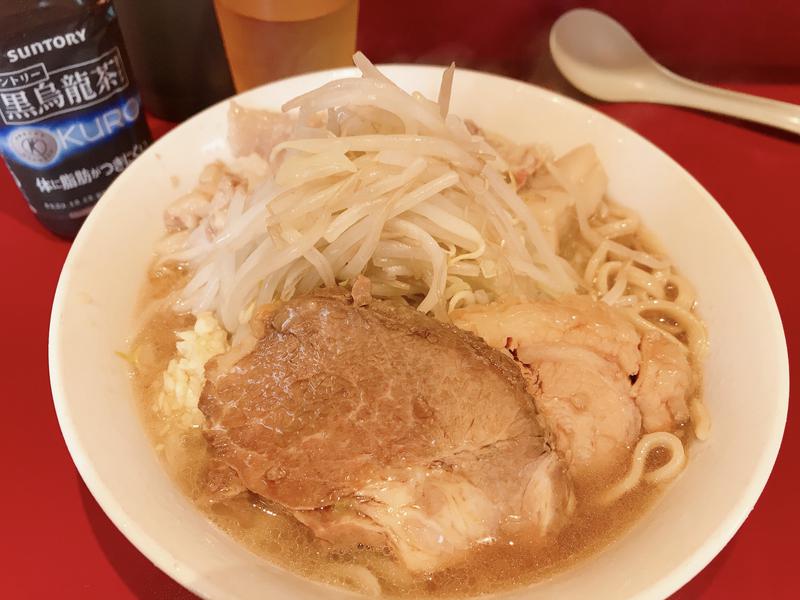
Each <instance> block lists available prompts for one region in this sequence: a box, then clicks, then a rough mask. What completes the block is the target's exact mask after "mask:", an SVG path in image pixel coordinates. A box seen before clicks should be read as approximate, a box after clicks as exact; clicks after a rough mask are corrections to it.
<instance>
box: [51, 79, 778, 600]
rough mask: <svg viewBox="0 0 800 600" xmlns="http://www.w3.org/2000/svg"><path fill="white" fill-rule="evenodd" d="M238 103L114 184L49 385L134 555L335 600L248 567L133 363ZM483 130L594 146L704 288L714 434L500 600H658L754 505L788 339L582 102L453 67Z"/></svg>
mask: <svg viewBox="0 0 800 600" xmlns="http://www.w3.org/2000/svg"><path fill="white" fill-rule="evenodd" d="M441 71H442V70H441V69H440V68H435V67H419V66H389V67H386V68H385V72H386V74H387V75H388V76H389V77H391V78H392V79H393V80H394V81H396V82H397V83H398V84H399V85H401V86H402V87H404V88H406V89H408V90H419V91H421V92H422V93H424V94H425V95H426V96H428V97H431V98H435V97H436V94H437V91H438V84H439V78H440V75H441ZM351 74H353V70H351V69H344V70H336V71H326V72H322V73H313V74H310V75H304V76H300V77H295V78H292V79H287V80H284V81H279V82H277V83H273V84H269V85H265V86H263V87H261V88H258V89H255V90H252V91H250V92H247V93H245V94H242V95H241V96H239V97H237V101H239V102H240V103H242V104H243V105H245V106H252V107H264V108H271V109H279V107H280V106H281V104H282V103H283V102H285V101H286V100H288V99H289V98H291V97H293V96H295V95H298V94H300V93H302V92H306V91H308V90H310V89H312V88H315V87H317V86H319V85H321V84H322V83H324V82H326V81H329V80H331V79H334V78H338V77H342V76H346V75H351ZM227 110H228V103H227V102H222V103H220V104H218V105H216V106H213V107H211V108H209V109H208V110H206V111H204V112H202V113H200V114H199V115H197V116H195V117H194V118H192V119H190V120H188V121H187V122H185V123H183V124H182V125H180V126H178V127H177V128H175V129H174V130H173V131H171V132H170V133H169V134H167V135H166V136H164V137H163V138H162V139H160V140H159V141H157V142H156V143H155V144H153V146H152V147H151V148H149V149H148V150H147V151H146V152H145V153H144V154H143V155H142V156H140V157H139V158H138V159H137V160H136V161H135V162H134V163H133V164H132V165H131V166H130V167H129V168H128V169H127V170H126V171H125V172H124V173H122V174H121V175H120V176H119V177H118V178H117V180H116V181H115V182H114V184H113V185H112V186H111V187H110V188H109V189H108V191H107V192H106V193H105V195H104V196H103V198H102V199H101V200H100V202H99V204H98V205H97V207H96V208H95V209H94V211H93V212H92V213H91V215H90V216H89V218H88V219H87V221H86V224H85V225H84V226H83V229H81V232H80V235H78V238H77V240H76V241H75V243H74V245H73V246H72V249H71V251H70V253H69V256H68V258H67V261H66V263H65V265H64V269H63V271H62V273H61V279H60V281H59V284H58V289H57V291H56V295H55V300H54V304H53V313H52V321H51V325H50V346H49V357H50V377H51V382H52V390H53V398H54V402H55V407H56V411H57V413H58V419H59V422H60V424H61V430H62V432H63V435H64V439H65V440H66V442H67V446H68V447H69V451H70V453H71V454H72V458H73V460H74V461H75V464H76V466H77V467H78V470H79V471H80V473H81V476H82V477H83V479H84V481H85V482H86V485H87V486H88V487H89V489H90V490H91V492H92V494H93V495H94V497H95V498H96V499H97V501H98V502H99V504H100V506H102V507H103V510H105V512H106V514H108V516H109V517H110V518H111V520H112V521H113V522H114V523H115V525H116V526H117V527H118V528H119V529H120V530H121V531H122V533H123V534H124V535H125V536H126V537H127V538H128V539H129V540H130V541H131V542H133V544H134V545H135V546H136V547H137V548H138V549H139V550H141V551H142V553H144V554H145V556H147V557H148V558H149V559H150V560H151V561H153V563H155V564H156V565H157V566H158V567H159V568H160V569H162V570H163V571H164V572H165V573H167V574H168V575H169V576H171V577H173V578H174V579H175V580H177V581H178V582H180V583H181V584H183V585H184V586H186V587H187V588H189V589H190V590H192V591H194V592H196V593H197V594H199V595H200V596H203V597H206V598H213V599H227V598H231V599H234V598H235V599H248V598H270V599H272V600H280V599H284V598H292V599H305V598H307V599H312V598H313V599H319V598H326V599H335V598H346V597H352V594H350V593H348V592H345V591H343V590H340V589H336V588H333V587H329V586H325V585H322V584H318V583H314V582H311V581H308V580H305V579H303V578H301V577H299V576H296V575H294V574H293V573H291V572H288V571H286V570H283V569H281V568H279V567H276V566H273V565H271V564H269V563H268V562H266V561H265V560H263V559H261V558H259V557H257V556H255V555H253V554H251V553H250V552H249V551H247V550H246V549H245V548H243V547H242V546H240V545H239V544H238V543H236V542H235V541H234V540H233V539H231V538H229V537H228V536H227V535H225V534H224V533H222V532H221V531H219V530H218V529H216V528H215V527H214V526H213V525H212V524H211V523H209V521H208V520H207V519H206V518H205V517H204V516H203V515H202V514H201V513H200V512H199V511H198V510H196V509H195V508H194V507H193V506H192V504H191V503H190V501H189V500H187V499H186V498H185V497H184V496H183V495H182V494H181V492H180V491H179V490H178V488H177V487H176V485H175V484H173V482H172V481H171V480H170V478H169V476H168V475H167V473H166V472H165V470H164V469H163V468H162V466H161V464H160V463H159V461H158V459H157V457H156V454H155V452H154V450H153V448H152V446H151V444H150V441H149V439H148V437H147V435H146V433H145V430H144V427H143V425H142V422H141V420H140V417H139V414H138V412H137V408H136V405H135V402H134V398H133V393H132V390H131V382H130V380H129V379H128V375H127V367H126V364H125V363H124V361H122V360H120V358H119V357H118V356H117V355H116V354H115V352H116V351H118V350H124V349H126V347H127V341H126V340H127V338H128V336H129V335H130V334H131V333H132V331H131V328H132V322H133V317H134V312H135V307H136V303H137V299H138V298H139V293H140V288H141V286H142V284H143V281H144V278H145V273H146V270H147V268H148V265H149V264H150V261H151V259H152V257H153V245H154V243H155V242H156V240H158V239H159V237H161V236H162V235H163V226H162V211H163V210H164V207H165V206H166V205H167V203H168V202H169V201H170V200H172V199H173V198H176V197H177V196H178V195H179V194H181V193H184V192H186V191H188V190H190V189H191V188H192V186H193V185H194V183H195V180H196V177H197V175H198V174H199V172H200V170H201V168H202V167H203V165H205V164H206V163H208V162H210V161H213V160H215V159H219V158H226V157H228V152H229V151H228V149H227V146H226V141H225V136H226V131H227V122H226V115H227ZM452 110H453V111H454V112H456V113H457V114H459V115H461V116H464V117H470V118H472V119H474V120H476V121H477V122H478V123H480V124H481V125H482V126H484V127H486V128H487V129H489V130H493V131H496V132H498V133H501V134H504V135H506V136H507V137H509V138H511V139H513V140H516V141H520V142H537V143H539V142H541V143H546V144H549V145H550V146H551V147H552V148H553V149H554V150H555V151H556V152H557V153H563V152H565V151H566V150H569V149H570V148H573V147H574V146H577V145H580V144H584V143H586V142H591V143H592V144H594V145H595V147H596V148H597V151H598V153H599V155H600V158H601V159H602V161H603V164H604V166H605V168H606V170H607V172H608V175H609V181H610V194H611V195H612V196H613V197H614V198H615V199H617V200H619V201H620V202H622V203H624V204H625V205H627V206H629V207H631V208H633V209H635V210H637V211H638V212H639V214H640V215H641V216H642V217H643V218H644V221H645V223H646V224H647V225H649V226H650V227H651V228H652V229H653V230H655V232H656V233H657V235H658V237H659V238H660V239H661V241H662V242H663V244H664V246H665V247H666V249H667V250H668V252H669V254H670V255H671V256H672V257H673V258H674V260H675V262H676V264H677V265H678V267H679V269H680V270H681V271H682V272H683V273H684V274H685V275H686V276H687V277H688V278H689V279H690V280H691V281H692V282H693V283H694V284H695V285H696V286H697V292H698V297H699V301H700V312H701V315H702V317H703V318H704V319H705V322H706V324H707V325H708V329H709V334H710V338H711V345H712V346H711V352H710V354H709V357H708V360H707V363H706V368H705V380H704V381H705V398H706V403H707V404H708V408H709V410H710V413H711V417H712V420H713V429H712V435H711V438H710V440H709V441H707V442H705V443H697V444H694V445H693V446H692V447H691V448H690V460H689V463H688V466H687V467H686V470H685V472H684V473H683V474H682V475H681V476H680V477H679V478H678V479H677V481H676V482H675V483H674V484H673V485H672V486H671V487H670V488H669V489H668V490H667V491H666V493H665V494H663V496H662V497H661V498H660V500H659V501H658V503H657V505H656V506H655V507H654V508H653V509H652V510H650V511H649V512H648V513H646V514H645V516H644V517H643V518H641V519H640V520H639V521H638V522H637V523H636V524H635V525H634V527H633V529H632V530H631V531H629V532H628V533H627V534H625V535H624V536H623V537H621V538H620V539H619V540H618V541H616V542H614V543H613V544H612V545H611V546H610V547H609V548H607V549H606V550H604V551H603V552H601V553H599V554H598V555H596V556H594V557H592V558H590V559H589V560H586V561H584V562H583V563H580V564H578V565H576V566H575V567H573V568H572V569H570V570H567V571H565V572H563V573H561V574H559V575H557V576H555V577H554V578H553V579H551V580H549V581H546V582H543V583H540V584H537V585H534V586H532V587H529V588H521V589H516V590H513V591H511V592H509V593H507V594H504V595H503V597H508V598H518V599H523V598H524V599H526V600H534V599H539V598H553V597H558V598H587V597H591V598H595V599H602V598H615V599H618V598H664V597H666V596H668V595H669V594H671V593H672V592H674V591H675V590H677V589H678V588H679V587H680V586H681V585H683V584H684V583H686V582H687V581H689V580H690V579H691V578H692V577H693V576H694V575H695V574H696V573H697V572H699V571H700V570H701V569H702V568H703V567H704V566H705V565H706V564H708V562H709V561H711V559H712V558H713V557H714V556H715V555H716V554H717V553H718V552H719V551H720V550H721V549H722V548H723V546H724V545H725V544H726V543H727V542H728V540H730V538H731V537H732V536H733V534H734V533H735V532H736V530H737V529H738V527H739V526H740V525H741V524H742V522H743V521H744V519H745V518H746V517H747V515H748V514H749V512H750V511H751V510H752V508H753V505H754V504H755V502H756V500H757V498H758V496H759V494H760V493H761V490H762V489H763V487H764V484H765V483H766V481H767V477H768V476H769V473H770V470H771V469H772V465H773V463H774V461H775V457H776V455H777V452H778V447H779V446H780V441H781V437H782V433H783V428H784V424H785V421H786V412H787V406H788V395H789V375H788V373H789V371H788V358H787V353H786V343H785V339H784V335H783V328H782V326H781V321H780V317H779V314H778V309H777V307H776V305H775V300H774V298H773V296H772V293H771V291H770V288H769V285H768V283H767V280H766V278H765V277H764V274H763V272H762V270H761V268H760V267H759V264H758V262H757V261H756V258H755V256H754V255H753V253H752V251H751V250H750V248H749V247H748V245H747V243H746V242H745V240H744V238H743V237H742V235H741V234H740V233H739V231H738V230H737V229H736V227H735V226H734V224H733V223H732V222H731V220H730V219H729V218H728V216H727V215H726V214H725V213H724V212H723V210H722V209H721V208H720V206H719V205H718V204H717V203H716V202H715V201H714V199H713V198H712V197H711V196H710V195H709V194H708V192H706V191H705V190H704V189H703V188H702V187H701V186H700V184H699V183H698V182H697V181H695V180H694V179H693V178H692V176H691V175H689V174H688V173H687V172H686V171H685V170H683V169H682V168H681V167H680V166H679V165H678V164H677V163H676V162H675V161H673V160H672V159H671V158H669V157H668V156H667V155H666V154H664V153H663V152H662V151H660V150H659V149H658V148H656V147H655V146H653V145H652V144H651V143H650V142H648V141H647V140H645V139H643V138H642V137H640V136H639V135H637V134H636V133H634V132H632V131H631V130H629V129H627V128H625V127H623V126H622V125H620V124H619V123H617V122H616V121H613V120H611V119H609V118H608V117H605V116H604V115H602V114H600V113H598V112H596V111H594V110H592V109H590V108H587V107H586V106H584V105H582V104H579V103H577V102H574V101H572V100H569V99H567V98H564V97H562V96H559V95H557V94H554V93H552V92H550V91H547V90H544V89H540V88H537V87H534V86H532V85H528V84H525V83H521V82H518V81H513V80H510V79H504V78H500V77H495V76H491V75H486V74H481V73H475V72H469V71H458V72H457V73H456V77H455V84H454V87H453V108H452Z"/></svg>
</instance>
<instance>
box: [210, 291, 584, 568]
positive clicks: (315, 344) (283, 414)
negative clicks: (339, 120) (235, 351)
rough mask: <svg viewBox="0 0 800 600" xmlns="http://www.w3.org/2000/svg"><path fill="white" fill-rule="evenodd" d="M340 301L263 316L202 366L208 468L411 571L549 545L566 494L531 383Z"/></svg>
mask: <svg viewBox="0 0 800 600" xmlns="http://www.w3.org/2000/svg"><path fill="white" fill-rule="evenodd" d="M356 288H357V289H358V290H359V292H358V293H357V294H356V297H357V301H356V302H353V299H352V296H351V295H350V294H349V293H347V292H346V291H344V290H341V289H337V290H322V291H319V292H316V293H313V294H311V295H307V296H303V297H298V298H295V299H293V300H291V301H288V302H286V303H283V304H280V305H277V306H273V307H271V308H270V309H269V310H267V311H265V312H264V313H262V321H261V323H260V326H259V327H258V329H259V330H260V331H259V334H260V335H258V336H257V337H258V339H257V340H256V342H255V344H254V346H253V349H252V350H251V351H250V352H249V353H247V354H245V355H244V356H240V355H238V356H233V357H225V356H222V357H220V358H219V359H218V361H217V369H216V373H215V374H214V375H213V376H212V377H211V378H210V380H209V381H208V382H207V384H206V386H205V388H204V390H203V394H202V397H201V400H200V409H201V410H202V412H203V413H204V415H205V425H204V433H205V436H206V439H207V441H208V443H209V445H210V448H211V452H212V455H213V457H214V460H215V462H217V463H221V464H223V465H227V466H228V467H229V468H230V469H231V470H232V472H233V473H235V478H236V479H238V480H239V481H238V482H240V483H241V485H243V486H244V487H245V488H246V489H248V490H250V491H252V492H254V493H256V494H258V495H260V496H262V497H264V498H266V499H268V500H270V501H273V502H276V503H279V504H281V505H282V506H284V507H285V508H286V509H287V510H288V511H290V512H291V513H292V514H294V516H295V517H296V518H297V519H298V520H299V521H301V522H302V523H304V524H306V525H307V526H309V527H310V528H311V529H312V531H314V532H315V534H316V535H317V536H319V537H321V538H323V539H327V540H329V541H331V542H338V543H348V544H364V545H368V546H376V545H388V546H389V547H391V548H392V549H393V550H394V552H395V553H396V555H397V556H398V557H399V558H400V559H401V560H402V561H403V562H404V563H405V564H406V565H407V566H408V567H409V568H410V569H412V570H416V571H435V570H438V569H441V568H444V567H446V566H447V565H449V564H452V563H453V562H456V561H458V560H460V559H462V558H463V557H464V556H465V554H466V553H467V552H468V551H469V549H470V548H472V547H474V546H475V545H477V544H484V543H491V542H492V541H493V540H494V539H496V538H497V537H498V536H508V535H524V536H526V538H528V539H536V538H541V537H543V536H544V535H546V534H549V533H553V532H555V531H556V530H557V529H558V527H559V526H560V524H561V523H562V522H563V521H564V519H565V517H567V516H568V515H569V513H570V512H571V511H572V510H573V507H574V495H573V493H572V488H571V483H570V480H569V478H568V476H567V475H566V473H565V469H564V468H563V466H562V463H561V460H560V459H559V458H558V456H557V455H556V454H555V453H554V452H553V451H551V449H550V447H549V445H548V444H547V442H546V432H545V430H544V429H543V427H542V424H541V422H540V419H539V417H538V415H537V413H536V409H535V406H534V403H533V398H532V396H531V394H530V391H529V390H532V389H534V388H535V387H536V385H537V382H536V376H535V373H523V371H522V370H521V369H520V368H519V367H518V365H517V364H516V363H515V361H514V360H513V359H512V358H511V357H510V356H508V355H507V354H506V353H504V352H502V351H498V350H495V349H492V348H490V347H489V346H488V345H487V344H486V343H485V342H483V341H482V340H481V339H480V338H478V337H477V336H475V335H473V334H471V333H468V332H465V331H461V330H459V329H457V328H455V327H453V326H450V325H446V324H443V323H440V322H438V321H436V320H434V319H432V318H431V317H428V316H426V315H423V314H421V313H419V312H418V311H415V310H413V309H412V308H410V307H408V306H405V305H402V304H398V303H391V302H386V301H379V300H372V299H371V298H370V297H369V293H368V289H367V290H364V285H363V281H362V282H359V283H358V284H357V286H356ZM212 371H213V370H212Z"/></svg>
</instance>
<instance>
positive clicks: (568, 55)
mask: <svg viewBox="0 0 800 600" xmlns="http://www.w3.org/2000/svg"><path fill="white" fill-rule="evenodd" d="M550 51H551V52H552V54H553V60H555V63H556V65H557V66H558V68H559V69H560V70H561V73H563V74H564V76H565V77H566V78H567V79H569V81H570V82H571V83H572V84H573V85H574V86H575V87H577V88H578V89H579V90H581V91H582V92H584V93H585V94H588V95H590V96H594V97H595V98H599V99H601V100H610V101H614V102H620V101H634V102H657V103H660V104H674V105H676V106H686V107H689V108H698V109H700V110H706V111H709V112H715V113H721V114H724V115H729V116H732V117H738V118H740V119H747V120H748V121H755V122H756V123H763V124H765V125H771V126H773V127H779V128H780V129H785V130H787V131H791V132H793V133H797V134H800V106H797V105H795V104H789V103H788V102H779V101H777V100H769V99H767V98H761V97H758V96H751V95H750V94H740V93H738V92H730V91H728V90H723V89H720V88H716V87H712V86H709V85H703V84H701V83H697V82H695V81H691V80H690V79H686V78H685V77H680V76H679V75H676V74H675V73H673V72H672V71H669V70H668V69H665V68H664V67H662V66H661V65H660V64H658V63H657V62H656V61H655V60H653V58H652V57H651V56H650V55H649V54H647V52H645V51H644V49H643V48H642V47H641V46H640V45H639V44H638V43H637V42H636V40H635V39H633V36H632V35H631V34H630V33H629V32H628V30H627V29H625V28H624V27H623V26H622V25H620V24H619V23H617V22H616V21H615V20H614V19H612V18H611V17H609V16H607V15H604V14H603V13H601V12H598V11H596V10H590V9H583V8H580V9H576V10H571V11H569V12H568V13H565V14H564V15H562V16H561V17H560V18H559V19H558V21H556V22H555V24H554V25H553V28H552V29H551V30H550Z"/></svg>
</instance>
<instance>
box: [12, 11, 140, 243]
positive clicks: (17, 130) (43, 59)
mask: <svg viewBox="0 0 800 600" xmlns="http://www.w3.org/2000/svg"><path fill="white" fill-rule="evenodd" d="M0 32H2V36H1V37H0V152H2V154H3V157H4V158H5V161H6V164H7V165H8V168H9V170H10V171H11V173H12V175H13V176H14V179H15V180H16V182H17V185H18V186H19V188H20V190H21V191H22V193H23V195H24V196H25V199H26V200H27V202H28V205H29V206H30V208H31V210H32V211H33V212H34V213H35V214H36V217H37V218H38V219H39V221H41V222H42V223H43V224H44V225H45V227H47V228H48V229H50V231H52V232H53V233H55V234H56V235H59V236H62V237H65V238H73V237H74V236H75V235H76V234H77V232H78V229H79V228H80V226H81V224H82V223H83V221H84V219H85V218H86V215H88V214H89V212H90V211H91V209H92V207H93V206H94V205H95V203H96V202H97V200H98V199H99V198H100V196H101V195H102V194H103V192H104V191H105V190H106V188H107V187H108V186H109V185H110V184H111V182H112V181H113V180H114V179H115V178H116V176H117V175H118V174H119V173H120V172H122V171H123V170H124V169H125V167H126V166H127V165H128V164H130V162H131V161H133V160H134V159H135V158H136V157H137V156H138V155H139V154H141V153H142V152H143V151H144V149H145V148H146V147H147V146H148V145H149V143H150V141H151V138H150V132H149V130H148V127H147V123H146V122H145V119H144V113H143V110H142V107H141V99H140V97H139V93H138V91H137V89H136V86H135V85H134V82H133V78H132V75H131V67H130V63H129V61H128V58H127V55H126V53H125V48H124V47H123V44H122V36H121V34H120V30H119V26H118V25H117V19H116V14H115V12H114V8H113V6H112V4H111V2H110V0H3V2H2V6H0Z"/></svg>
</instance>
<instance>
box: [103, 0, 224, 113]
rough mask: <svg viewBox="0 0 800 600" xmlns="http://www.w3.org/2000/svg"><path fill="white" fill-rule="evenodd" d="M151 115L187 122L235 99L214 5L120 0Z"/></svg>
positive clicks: (201, 0)
mask: <svg viewBox="0 0 800 600" xmlns="http://www.w3.org/2000/svg"><path fill="white" fill-rule="evenodd" d="M114 6H115V7H116V9H117V13H118V14H119V24H120V28H121V29H122V36H123V37H124V38H125V46H126V47H127V48H128V55H129V56H130V58H131V64H132V65H133V70H134V73H135V74H136V82H137V83H138V84H139V90H140V91H141V93H142V98H143V99H144V105H145V106H146V107H147V110H148V112H149V113H151V114H153V115H155V116H157V117H160V118H162V119H166V120H168V121H183V120H184V119H186V118H187V117H190V116H192V115H193V114H195V113H196V112H198V111H200V110H202V109H204V108H206V107H207V106H210V105H212V104H214V103H216V102H219V101H220V100H223V99H225V98H227V97H228V96H231V95H233V82H232V81H231V74H230V70H229V69H228V61H227V60H226V58H225V50H224V49H223V47H222V39H221V37H220V33H219V26H218V25H217V19H216V17H215V16H214V4H213V2H212V0H166V1H165V0H114Z"/></svg>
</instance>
